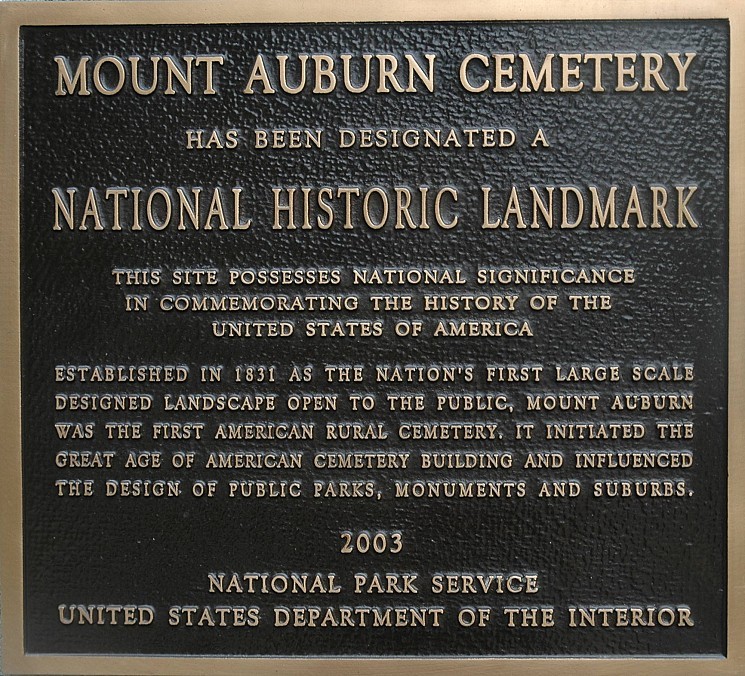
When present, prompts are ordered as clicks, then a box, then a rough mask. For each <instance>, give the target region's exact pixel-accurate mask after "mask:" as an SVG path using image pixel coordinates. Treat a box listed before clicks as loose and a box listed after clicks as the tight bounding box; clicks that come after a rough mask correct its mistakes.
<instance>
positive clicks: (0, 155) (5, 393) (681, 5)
mask: <svg viewBox="0 0 745 676" xmlns="http://www.w3.org/2000/svg"><path fill="white" fill-rule="evenodd" d="M712 18H714V19H721V18H724V19H729V21H730V28H731V50H732V51H731V75H730V83H731V91H730V96H731V98H730V102H731V103H730V193H729V194H730V304H729V310H730V313H729V383H730V385H729V487H728V490H729V533H728V565H729V584H728V590H729V594H728V641H727V644H728V655H727V657H726V659H722V658H675V659H669V658H665V659H656V658H639V659H625V658H624V659H602V658H597V659H596V658H586V659H577V658H570V659H564V658H532V659H521V658H479V659H468V658H466V659H464V658H437V659H432V658H422V659H419V658H416V659H413V658H406V659H369V658H365V659H354V658H346V657H344V658H301V659H294V658H293V659H288V658H235V657H224V658H223V657H131V656H126V657H122V656H103V657H102V656H95V657H93V656H67V655H59V656H58V655H43V656H39V655H26V654H24V651H23V622H22V617H23V612H22V610H23V576H22V567H23V558H22V511H21V427H20V408H21V406H20V386H21V383H20V290H19V287H20V269H19V194H18V192H19V27H20V26H22V25H65V24H70V25H76V24H124V23H128V24H131V23H139V24H160V23H164V24H168V23H171V24H185V23H197V24H199V23H257V22H265V23H271V22H275V23H283V22H310V21H423V20H427V21H466V20H482V21H486V20H507V19H513V20H529V19H712ZM744 179H745V3H741V2H740V0H666V1H664V2H661V1H660V0H615V1H610V0H457V1H456V2H453V1H452V0H408V1H407V0H356V1H355V0H352V1H351V2H344V1H342V0H297V2H293V1H292V0H285V1H284V2H282V0H254V1H250V0H212V1H210V0H180V1H172V0H142V1H136V2H102V1H91V2H82V1H81V2H3V1H2V0H0V601H1V603H2V606H1V608H0V612H1V616H0V618H1V619H0V622H1V624H0V634H2V636H1V638H2V643H1V644H0V673H5V674H13V675H16V674H17V675H21V674H60V675H63V674H80V675H87V674H91V675H99V674H100V675H104V674H121V675H132V676H136V675H140V674H142V675H145V674H151V675H154V674H157V675H158V676H171V675H174V676H178V675H189V676H202V675H203V674H206V673H209V674H211V675H214V676H220V675H221V674H247V673H251V674H324V675H325V674H330V675H331V676H334V675H339V676H341V675H343V674H350V673H354V674H356V675H358V676H366V675H368V674H369V675H372V674H376V675H377V674H404V673H406V674H424V673H426V674H464V675H469V676H477V675H486V674H510V675H511V674H517V675H529V674H535V675H537V674H546V673H551V674H556V675H557V676H562V675H566V676H570V675H574V674H593V676H608V675H611V674H634V675H637V674H638V675H643V674H654V675H655V676H678V675H679V674H690V675H694V674H695V675H696V676H698V675H706V674H718V675H722V676H723V675H727V674H733V675H734V674H745V518H744V517H745V405H744V404H743V402H744V401H745V221H743V214H745V190H743V188H742V187H741V186H740V185H739V182H740V181H741V180H744Z"/></svg>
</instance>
